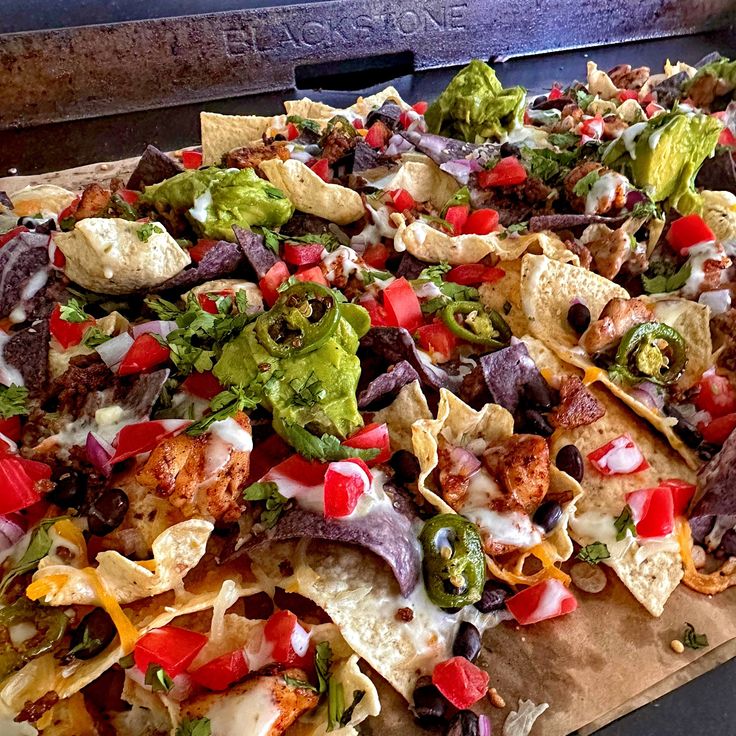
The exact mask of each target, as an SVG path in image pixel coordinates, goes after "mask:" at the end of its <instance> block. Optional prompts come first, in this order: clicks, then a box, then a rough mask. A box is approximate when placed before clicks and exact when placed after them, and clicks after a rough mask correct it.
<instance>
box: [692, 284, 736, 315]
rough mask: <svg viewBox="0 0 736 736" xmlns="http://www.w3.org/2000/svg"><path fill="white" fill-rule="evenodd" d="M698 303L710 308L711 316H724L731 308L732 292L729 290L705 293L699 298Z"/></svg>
mask: <svg viewBox="0 0 736 736" xmlns="http://www.w3.org/2000/svg"><path fill="white" fill-rule="evenodd" d="M698 303H699V304H706V305H707V306H709V307H710V313H711V315H716V314H723V313H724V312H727V311H728V310H729V309H730V308H731V292H730V291H729V290H728V289H717V290H716V291H704V292H703V293H702V294H701V295H700V297H698Z"/></svg>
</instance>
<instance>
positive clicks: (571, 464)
mask: <svg viewBox="0 0 736 736" xmlns="http://www.w3.org/2000/svg"><path fill="white" fill-rule="evenodd" d="M555 465H556V466H557V467H558V468H559V469H560V470H561V471H562V472H563V473H567V474H568V475H569V476H570V477H571V478H575V480H576V481H577V482H578V483H580V482H581V481H582V480H583V475H584V474H585V469H584V466H583V457H582V455H581V454H580V450H578V448H577V447H575V445H565V446H564V447H563V448H562V449H561V450H560V451H559V452H558V453H557V457H556V458H555Z"/></svg>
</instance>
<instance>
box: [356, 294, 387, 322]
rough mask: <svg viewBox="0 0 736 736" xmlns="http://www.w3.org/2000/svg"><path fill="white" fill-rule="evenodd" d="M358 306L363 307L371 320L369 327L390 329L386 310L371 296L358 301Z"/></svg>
mask: <svg viewBox="0 0 736 736" xmlns="http://www.w3.org/2000/svg"><path fill="white" fill-rule="evenodd" d="M360 306H361V307H363V308H364V309H365V310H366V311H367V312H368V316H369V317H370V318H371V327H391V326H392V325H391V321H390V320H389V317H388V314H387V313H386V309H385V308H384V307H383V305H382V304H379V303H378V301H376V300H375V299H374V298H373V297H372V296H364V297H362V298H361V300H360Z"/></svg>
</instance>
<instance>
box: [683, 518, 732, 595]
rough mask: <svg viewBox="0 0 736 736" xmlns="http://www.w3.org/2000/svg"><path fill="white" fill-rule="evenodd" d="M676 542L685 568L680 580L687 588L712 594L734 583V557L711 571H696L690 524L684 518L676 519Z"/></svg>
mask: <svg viewBox="0 0 736 736" xmlns="http://www.w3.org/2000/svg"><path fill="white" fill-rule="evenodd" d="M677 542H678V544H679V545H680V555H681V556H682V564H683V567H684V568H685V574H684V575H683V578H682V582H683V583H685V585H687V587H688V588H692V589H693V590H695V591H697V592H698V593H704V594H706V595H714V594H715V593H721V592H723V591H724V590H726V588H730V587H731V586H732V585H736V560H734V559H730V560H727V561H726V562H724V563H723V565H721V567H719V568H718V569H717V570H714V571H713V572H710V573H705V572H698V570H697V568H696V567H695V563H694V562H693V556H692V549H693V538H692V534H691V532H690V524H688V523H687V520H685V519H678V521H677Z"/></svg>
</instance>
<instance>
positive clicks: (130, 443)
mask: <svg viewBox="0 0 736 736" xmlns="http://www.w3.org/2000/svg"><path fill="white" fill-rule="evenodd" d="M190 424H191V422H190V421H188V420H186V419H156V420H151V421H150V422H138V423H137V424H127V425H126V426H124V427H123V428H122V429H121V430H120V431H119V432H118V433H117V435H116V436H115V439H114V440H113V442H112V446H113V447H114V448H115V454H114V455H113V456H112V458H111V460H110V462H111V463H113V464H114V463H120V462H122V461H123V460H127V459H128V458H129V457H135V456H136V455H140V454H142V453H144V452H150V451H151V450H153V448H154V447H156V445H158V443H159V442H161V440H164V439H166V438H167V437H171V436H172V435H175V434H177V433H178V432H180V431H181V430H183V429H185V428H186V427H188V426H189V425H190Z"/></svg>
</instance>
